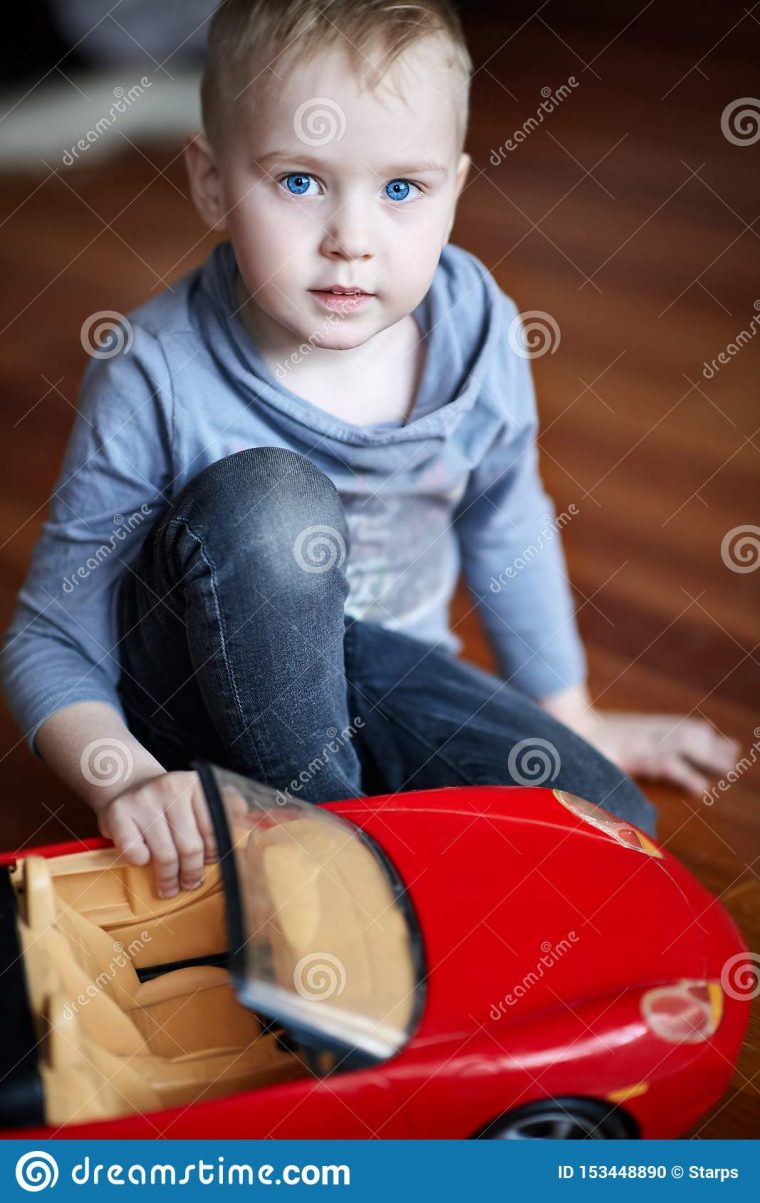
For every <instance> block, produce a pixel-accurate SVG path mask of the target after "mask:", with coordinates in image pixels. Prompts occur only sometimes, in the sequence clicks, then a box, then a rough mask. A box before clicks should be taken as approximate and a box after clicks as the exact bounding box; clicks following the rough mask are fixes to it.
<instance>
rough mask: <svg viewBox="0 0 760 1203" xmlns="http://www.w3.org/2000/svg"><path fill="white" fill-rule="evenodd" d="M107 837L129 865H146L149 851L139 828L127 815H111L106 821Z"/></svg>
mask: <svg viewBox="0 0 760 1203" xmlns="http://www.w3.org/2000/svg"><path fill="white" fill-rule="evenodd" d="M108 837H109V839H111V840H113V842H114V844H115V845H116V847H117V848H118V849H119V853H120V855H121V856H122V857H123V859H124V860H125V861H127V863H128V864H130V865H147V863H148V861H149V860H150V851H149V849H148V846H147V844H146V843H145V840H144V839H143V836H142V832H141V831H140V828H139V827H138V826H137V823H135V821H134V819H133V818H131V817H130V816H129V815H119V814H118V813H117V814H112V815H111V816H110V817H109V821H108Z"/></svg>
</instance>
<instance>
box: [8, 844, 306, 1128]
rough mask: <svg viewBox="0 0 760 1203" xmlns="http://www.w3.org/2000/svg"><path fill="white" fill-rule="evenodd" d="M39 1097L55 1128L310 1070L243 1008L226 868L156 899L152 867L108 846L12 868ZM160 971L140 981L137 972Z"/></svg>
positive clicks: (185, 1102) (29, 859) (174, 1103)
mask: <svg viewBox="0 0 760 1203" xmlns="http://www.w3.org/2000/svg"><path fill="white" fill-rule="evenodd" d="M12 882H13V887H14V889H15V892H16V896H17V903H18V920H17V922H18V929H19V940H20V944H21V947H22V949H23V954H24V964H25V971H26V981H27V989H28V992H29V997H30V1003H31V1008H32V1012H33V1020H34V1025H35V1031H36V1036H37V1039H38V1041H39V1045H38V1054H39V1067H40V1075H41V1078H42V1082H43V1088H44V1095H45V1119H46V1122H47V1123H48V1124H51V1125H54V1126H58V1125H61V1124H69V1123H82V1122H85V1121H88V1120H97V1119H106V1118H111V1117H114V1116H120V1115H127V1114H130V1113H133V1112H146V1111H148V1112H149V1111H152V1110H156V1109H161V1108H165V1107H174V1106H183V1105H188V1104H191V1103H194V1102H197V1101H205V1100H208V1099H213V1098H218V1097H219V1096H222V1095H228V1094H233V1093H236V1092H238V1091H241V1090H245V1089H250V1088H252V1087H257V1086H265V1085H272V1084H275V1083H279V1082H286V1081H289V1080H292V1079H295V1078H299V1077H306V1076H308V1074H309V1071H308V1069H307V1067H306V1065H305V1063H304V1062H302V1060H301V1059H299V1057H298V1056H297V1055H296V1054H295V1053H294V1052H292V1051H289V1050H288V1048H287V1047H286V1046H285V1045H284V1044H283V1043H282V1042H281V1040H279V1039H278V1035H277V1034H276V1032H273V1031H267V1030H265V1028H264V1026H263V1025H262V1022H261V1021H260V1020H259V1019H258V1018H257V1016H256V1014H255V1013H254V1012H253V1011H251V1010H249V1009H247V1008H246V1007H244V1006H242V1005H241V1004H240V1003H238V1001H237V999H236V996H235V992H234V989H233V986H232V982H231V979H230V976H229V974H228V972H227V970H226V969H225V968H223V967H222V966H221V965H220V964H213V963H212V964H193V965H186V966H184V967H182V968H171V966H172V965H176V964H177V963H178V962H187V961H197V960H212V961H213V960H214V959H216V960H218V961H221V960H223V958H224V954H225V951H226V949H227V942H228V938H227V929H226V923H225V910H224V896H223V892H222V887H221V880H220V874H219V869H218V866H216V865H208V866H206V873H205V880H204V882H203V885H202V886H201V887H200V888H199V889H198V890H194V891H181V892H180V893H179V894H178V895H176V897H174V898H171V899H161V898H159V897H158V895H157V894H156V893H155V892H154V890H153V882H152V871H151V869H150V867H149V866H148V867H145V868H136V867H134V866H130V865H124V864H121V863H119V862H118V861H117V858H116V854H115V852H114V851H113V850H112V849H102V850H99V851H94V852H82V853H75V854H72V855H67V856H61V857H55V858H53V859H50V860H48V859H45V858H44V857H40V856H29V857H26V858H25V859H23V860H20V861H19V862H18V864H17V866H16V868H15V869H14V870H13V873H12ZM159 966H166V967H167V968H166V971H162V972H160V973H159V974H158V975H157V976H152V977H148V978H147V980H141V976H140V974H139V973H138V971H139V970H143V971H145V970H148V969H150V968H155V967H159Z"/></svg>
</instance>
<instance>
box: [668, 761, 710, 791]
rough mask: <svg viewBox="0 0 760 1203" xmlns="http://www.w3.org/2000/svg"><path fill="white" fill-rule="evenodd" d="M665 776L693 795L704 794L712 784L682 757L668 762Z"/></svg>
mask: <svg viewBox="0 0 760 1203" xmlns="http://www.w3.org/2000/svg"><path fill="white" fill-rule="evenodd" d="M665 776H666V777H667V778H668V779H669V780H670V781H673V782H674V783H675V784H676V785H680V786H682V787H683V788H684V789H686V790H689V791H690V792H691V793H692V794H704V793H705V792H706V791H707V787H708V785H709V784H710V783H709V781H708V780H707V778H706V777H703V776H702V774H701V773H699V772H697V770H696V768H694V767H693V766H692V765H690V764H689V762H688V760H684V759H683V757H681V756H678V757H673V758H672V759H671V760H669V761H668V762H667V764H666V766H665Z"/></svg>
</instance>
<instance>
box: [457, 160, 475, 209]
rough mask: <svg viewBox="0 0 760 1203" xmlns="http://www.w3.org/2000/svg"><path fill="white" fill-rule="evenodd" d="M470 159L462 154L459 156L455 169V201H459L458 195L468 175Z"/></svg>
mask: <svg viewBox="0 0 760 1203" xmlns="http://www.w3.org/2000/svg"><path fill="white" fill-rule="evenodd" d="M471 165H472V159H471V158H470V156H469V155H465V154H462V155H460V156H459V166H458V167H457V183H456V199H457V200H459V194H460V192H461V191H462V189H463V188H464V186H465V182H466V180H467V176H468V175H469V174H470V167H471Z"/></svg>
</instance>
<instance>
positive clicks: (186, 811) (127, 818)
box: [97, 771, 217, 898]
mask: <svg viewBox="0 0 760 1203" xmlns="http://www.w3.org/2000/svg"><path fill="white" fill-rule="evenodd" d="M97 817H98V826H99V828H100V831H101V833H102V834H103V835H104V836H106V838H107V839H110V840H113V842H114V844H115V845H116V847H117V848H118V849H119V851H120V853H121V854H122V856H123V857H124V859H125V860H126V861H128V862H129V864H131V865H147V864H148V862H149V861H152V862H153V868H154V873H155V880H156V891H157V893H158V895H159V897H161V898H173V897H174V895H175V894H176V893H178V891H179V890H180V889H183V890H195V889H197V888H198V886H199V885H200V884H201V882H202V881H203V865H204V862H208V861H212V860H215V859H216V855H217V853H216V844H215V841H214V833H213V829H212V826H211V819H210V817H209V813H208V808H207V806H206V800H205V798H204V796H203V789H202V787H201V783H200V779H199V777H198V774H197V773H196V772H192V771H177V772H171V773H161V774H159V775H158V776H155V777H151V778H149V779H148V780H147V781H144V782H143V783H142V784H141V785H136V786H130V787H129V788H128V789H125V790H124V791H123V792H122V793H120V794H117V795H116V796H115V797H114V798H111V799H110V801H109V802H108V803H107V804H106V805H105V806H103V807H102V808H101V809H99V810H98V812H97Z"/></svg>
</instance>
